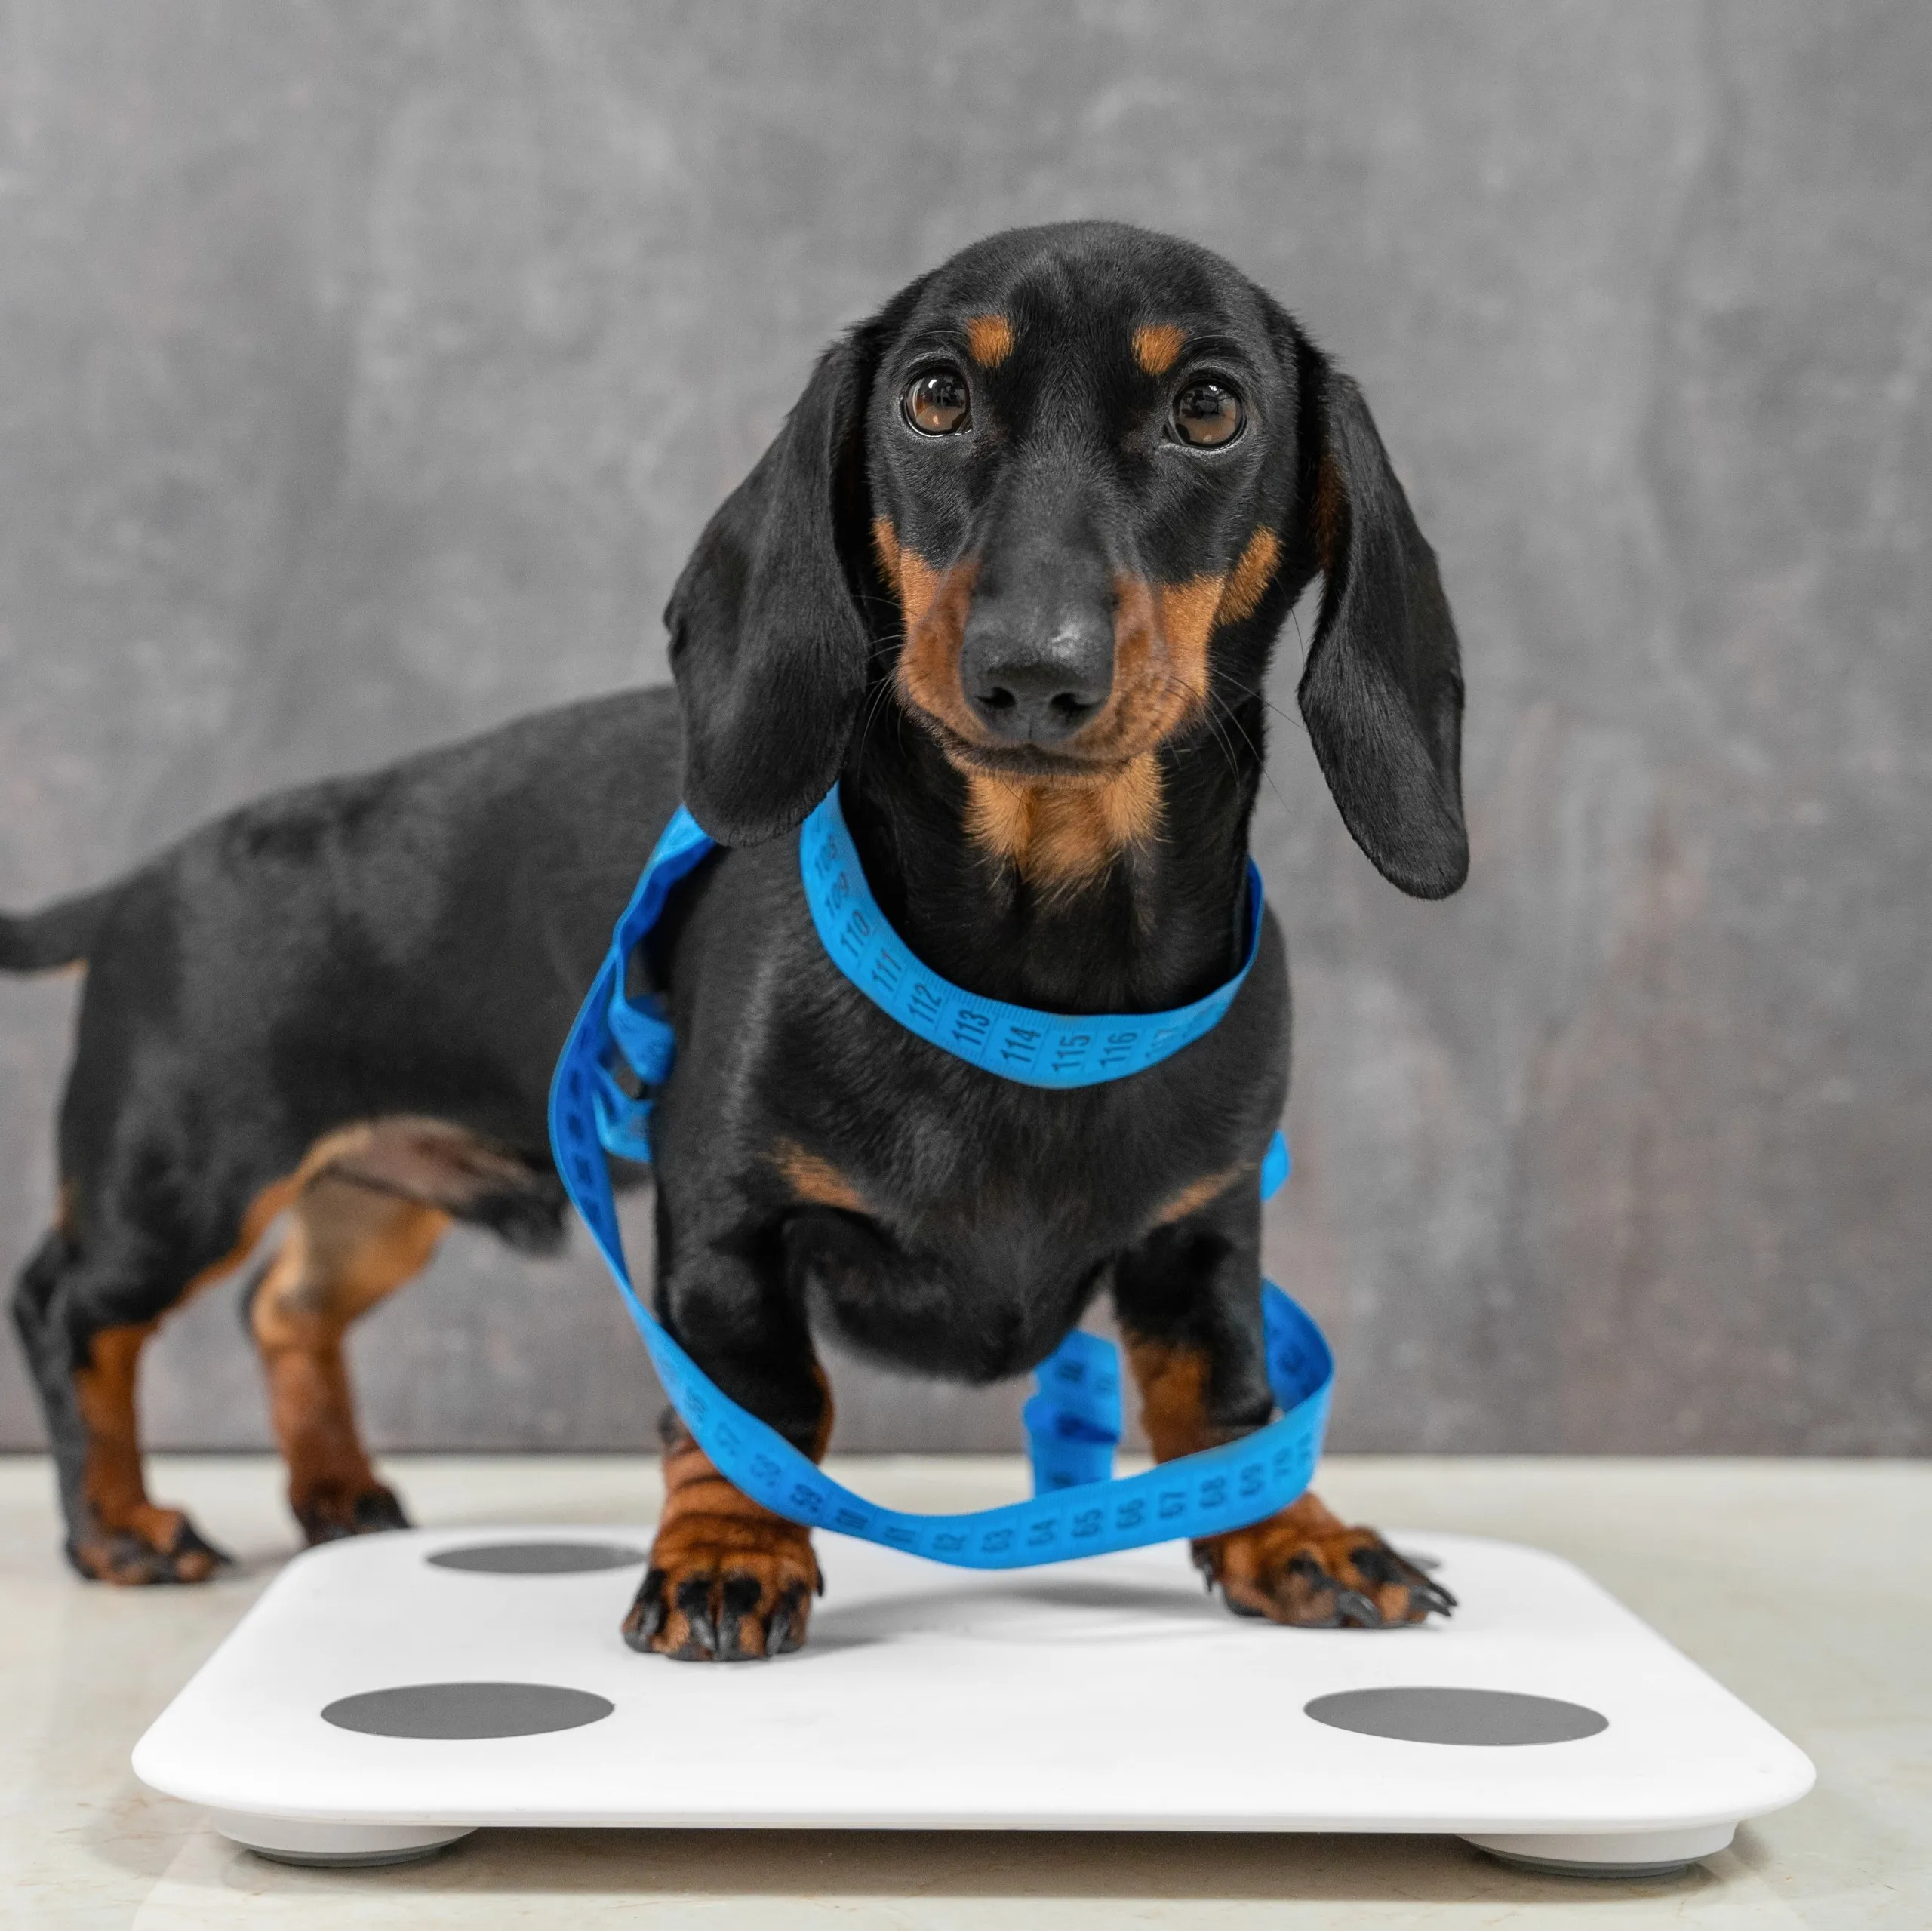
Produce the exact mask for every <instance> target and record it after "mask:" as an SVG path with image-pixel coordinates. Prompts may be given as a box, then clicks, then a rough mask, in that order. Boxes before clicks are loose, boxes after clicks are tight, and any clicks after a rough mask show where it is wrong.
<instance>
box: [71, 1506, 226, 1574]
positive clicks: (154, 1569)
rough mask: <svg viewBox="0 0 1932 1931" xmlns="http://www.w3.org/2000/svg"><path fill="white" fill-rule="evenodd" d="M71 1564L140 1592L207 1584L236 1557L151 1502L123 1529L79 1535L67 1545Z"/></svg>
mask: <svg viewBox="0 0 1932 1931" xmlns="http://www.w3.org/2000/svg"><path fill="white" fill-rule="evenodd" d="M67 1560H69V1562H70V1563H72V1564H73V1566H74V1567H75V1569H76V1570H78V1571H79V1573H81V1574H82V1576H85V1577H86V1578H87V1579H88V1581H89V1582H112V1583H114V1584H115V1585H117V1586H118V1587H119V1588H141V1587H143V1586H145V1585H150V1584H153V1583H157V1582H207V1581H208V1579H209V1578H210V1577H211V1576H214V1574H215V1573H217V1571H218V1570H223V1569H226V1568H227V1567H229V1564H230V1563H231V1562H232V1560H233V1558H232V1557H230V1556H229V1555H228V1554H225V1553H224V1552H223V1551H222V1550H220V1549H218V1548H216V1547H215V1545H214V1543H212V1542H210V1541H208V1539H207V1538H206V1537H205V1536H203V1535H202V1533H201V1531H200V1530H198V1529H197V1528H196V1527H195V1525H194V1524H193V1523H192V1522H191V1521H189V1519H188V1518H187V1517H186V1516H185V1515H184V1514H182V1512H181V1511H180V1509H178V1508H156V1507H155V1505H153V1504H152V1503H146V1504H144V1505H142V1506H141V1507H140V1508H137V1509H136V1510H135V1511H134V1514H133V1517H132V1518H131V1520H130V1521H128V1522H127V1523H126V1524H124V1525H123V1526H122V1527H118V1528H115V1529H104V1528H97V1529H94V1530H91V1531H90V1532H89V1533H86V1534H85V1535H78V1536H74V1537H73V1538H72V1539H71V1540H70V1541H69V1542H68V1544H67Z"/></svg>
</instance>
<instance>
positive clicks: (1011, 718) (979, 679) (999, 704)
mask: <svg viewBox="0 0 1932 1931" xmlns="http://www.w3.org/2000/svg"><path fill="white" fill-rule="evenodd" d="M959 679H960V683H961V685H962V686H963V687H964V690H965V693H966V701H967V703H968V704H969V705H971V706H972V709H973V715H974V716H975V717H976V718H978V719H979V721H980V723H981V724H983V725H985V726H986V729H987V730H989V731H990V732H991V733H992V734H993V735H994V736H995V737H1001V738H1004V739H1007V740H1008V742H1009V743H1014V744H1057V743H1060V741H1061V740H1062V739H1065V738H1069V737H1071V736H1072V735H1073V733H1075V731H1077V730H1079V728H1080V727H1081V725H1082V724H1085V723H1086V722H1087V721H1088V719H1090V718H1092V717H1093V716H1094V715H1095V714H1096V713H1097V712H1098V711H1099V710H1100V707H1101V706H1102V705H1103V704H1104V703H1106V701H1107V693H1109V691H1110V690H1112V688H1113V682H1114V638H1113V626H1112V623H1111V622H1110V621H1109V620H1108V618H1107V617H1106V615H1105V614H1104V613H1102V612H1100V611H1097V610H1096V611H1094V612H1092V613H1082V614H1081V615H1078V616H1073V615H1063V616H1062V617H1060V619H1059V620H1058V621H1057V623H1054V626H1053V629H1052V631H1051V634H1049V635H1044V636H1041V635H1037V634H1036V635H1032V636H1023V635H1017V634H1016V633H1015V632H1014V631H1013V630H1011V629H1008V627H1007V626H1005V625H1004V624H1001V623H975V622H973V621H971V620H968V623H967V626H966V636H965V641H964V645H963V647H962V648H961V651H960V653H959Z"/></svg>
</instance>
